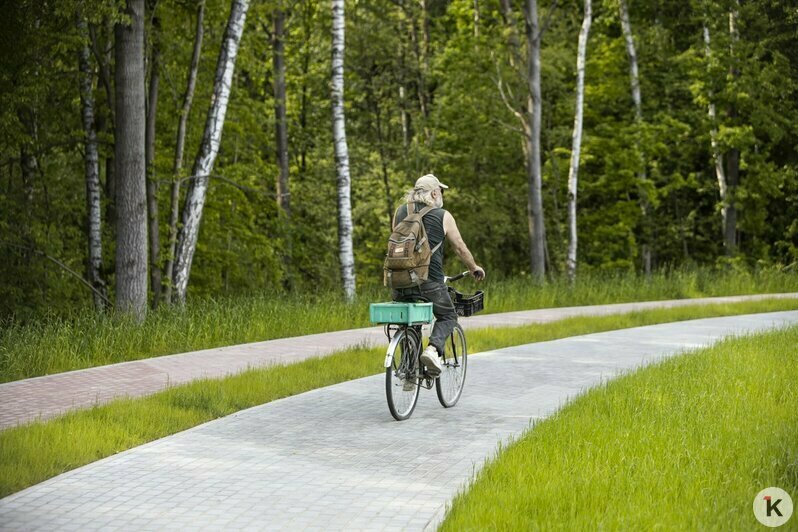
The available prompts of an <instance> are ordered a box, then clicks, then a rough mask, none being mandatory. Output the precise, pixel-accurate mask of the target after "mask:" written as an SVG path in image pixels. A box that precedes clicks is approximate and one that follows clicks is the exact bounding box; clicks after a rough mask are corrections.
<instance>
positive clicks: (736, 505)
mask: <svg viewBox="0 0 798 532" xmlns="http://www.w3.org/2000/svg"><path fill="white" fill-rule="evenodd" d="M796 345H798V327H792V328H789V329H785V330H781V331H778V332H773V333H767V334H763V335H757V336H751V337H747V338H740V339H731V340H727V341H724V342H722V343H720V344H717V345H716V346H714V347H712V348H709V349H705V350H702V351H700V352H697V353H692V354H687V355H683V356H678V357H675V358H673V359H669V360H666V361H664V362H660V363H658V364H656V365H654V366H650V367H648V368H645V369H642V370H638V371H635V372H633V373H629V374H627V375H625V376H623V377H621V378H618V379H616V380H613V381H609V382H608V383H604V384H603V385H601V386H599V387H596V388H593V389H591V390H589V391H588V392H586V393H585V394H583V395H581V396H580V397H578V398H577V399H575V400H573V401H572V402H571V403H570V404H568V405H567V406H566V407H565V408H563V409H562V410H560V411H559V412H558V413H556V414H555V415H554V416H552V417H550V418H548V419H546V420H544V421H542V422H539V423H537V424H536V425H534V426H533V427H532V428H531V429H530V430H529V431H528V432H527V433H526V434H525V435H524V436H523V437H521V438H520V439H519V440H517V441H516V442H515V443H513V444H511V445H510V446H509V447H507V448H505V449H503V450H502V449H500V450H499V453H498V456H497V457H496V458H495V459H494V460H493V461H491V462H490V463H489V464H488V465H486V467H485V468H484V469H482V470H481V471H480V472H479V473H478V474H477V475H476V479H475V481H474V482H473V484H472V485H471V486H470V487H469V488H468V489H467V490H466V491H465V493H463V494H460V495H459V496H457V497H456V498H455V500H454V502H453V505H452V508H451V509H450V511H449V512H448V513H447V516H446V519H445V521H444V523H443V525H442V530H458V531H459V530H486V529H490V530H748V529H755V528H756V529H759V528H762V527H760V525H759V524H758V523H757V522H756V521H755V518H754V515H753V512H752V511H751V504H752V502H753V499H754V496H755V495H756V494H757V493H758V492H759V491H760V490H761V489H764V488H766V487H768V486H779V487H781V488H782V489H784V490H786V491H787V492H788V493H792V494H793V497H794V496H795V494H796V493H798V445H797V443H798V409H797V408H796V405H798V349H797V348H796ZM791 524H793V526H794V523H791Z"/></svg>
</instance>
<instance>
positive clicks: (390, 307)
mask: <svg viewBox="0 0 798 532" xmlns="http://www.w3.org/2000/svg"><path fill="white" fill-rule="evenodd" d="M369 315H370V316H371V322H372V323H406V324H408V325H414V324H419V323H429V322H431V321H432V303H396V302H392V303H372V304H371V305H370V306H369Z"/></svg>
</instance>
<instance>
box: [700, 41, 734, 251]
mask: <svg viewBox="0 0 798 532" xmlns="http://www.w3.org/2000/svg"><path fill="white" fill-rule="evenodd" d="M704 55H705V57H706V60H707V63H709V60H710V58H711V56H712V47H711V46H710V36H709V28H708V27H707V26H706V25H705V26H704ZM708 97H709V122H710V130H709V138H710V143H711V146H712V158H713V160H714V162H715V177H716V178H717V180H718V190H719V192H720V216H721V223H722V227H723V229H722V233H723V243H724V247H726V250H727V252H728V245H727V240H726V227H727V210H728V207H729V204H728V201H729V198H728V194H727V185H726V171H725V170H724V168H723V154H722V153H721V152H720V148H719V147H718V118H717V112H716V110H715V102H713V101H712V97H713V95H712V93H711V92H710V93H709V95H708Z"/></svg>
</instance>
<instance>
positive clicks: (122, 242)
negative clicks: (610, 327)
mask: <svg viewBox="0 0 798 532" xmlns="http://www.w3.org/2000/svg"><path fill="white" fill-rule="evenodd" d="M125 14H126V15H127V16H128V17H130V25H123V24H117V25H116V47H115V48H116V50H115V55H116V71H115V73H114V75H115V88H116V96H115V100H116V132H115V134H114V139H115V142H114V148H115V150H114V151H115V155H116V156H115V160H116V178H117V190H116V209H117V230H116V235H117V236H116V238H117V242H116V306H117V309H118V310H119V311H121V312H127V313H131V314H133V315H134V316H135V317H136V318H138V319H139V320H142V319H144V316H145V314H146V312H147V192H146V184H145V182H146V164H145V155H144V152H145V147H144V144H145V142H144V131H145V123H146V108H145V103H144V91H145V84H144V0H128V1H127V7H126V9H125Z"/></svg>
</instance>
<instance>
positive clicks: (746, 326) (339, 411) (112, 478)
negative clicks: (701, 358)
mask: <svg viewBox="0 0 798 532" xmlns="http://www.w3.org/2000/svg"><path fill="white" fill-rule="evenodd" d="M791 324H798V311H792V312H778V313H769V314H756V315H749V316H738V317H728V318H710V319H703V320H694V321H688V322H680V323H670V324H662V325H654V326H648V327H639V328H635V329H626V330H622V331H611V332H606V333H600V334H592V335H586V336H582V337H575V338H567V339H562V340H556V341H552V342H542V343H537V344H530V345H527V346H518V347H512V348H508V349H500V350H496V351H490V352H486V353H481V354H479V355H478V356H475V357H473V358H471V359H469V360H470V362H469V364H470V365H469V369H468V375H467V379H466V387H465V390H464V393H463V397H462V399H461V400H460V403H459V404H458V405H457V406H456V407H455V408H453V409H443V408H441V407H440V405H439V404H438V402H437V398H436V397H435V394H434V392H432V391H422V395H421V397H420V399H419V404H418V406H417V408H416V411H415V413H414V414H413V417H412V418H410V419H409V420H408V421H405V422H401V423H399V422H396V421H394V420H393V418H391V416H390V414H389V413H388V410H387V407H386V405H385V397H384V381H383V377H382V376H374V377H368V378H364V379H358V380H355V381H350V382H345V383H341V384H337V385H335V386H330V387H327V388H322V389H319V390H313V391H311V392H308V393H304V394H301V395H298V396H294V397H289V398H286V399H282V400H279V401H275V402H272V403H269V404H266V405H262V406H259V407H255V408H252V409H249V410H245V411H242V412H238V413H236V414H233V415H231V416H228V417H226V418H223V419H219V420H216V421H213V422H210V423H207V424H205V425H202V426H199V427H196V428H194V429H191V430H188V431H185V432H182V433H179V434H176V435H174V436H170V437H168V438H164V439H161V440H158V441H155V442H152V443H149V444H147V445H143V446H141V447H138V448H136V449H132V450H130V451H127V452H124V453H120V454H119V455H116V456H113V457H109V458H106V459H104V460H100V461H98V462H95V463H93V464H90V465H88V466H85V467H82V468H80V469H76V470H74V471H71V472H69V473H66V474H64V475H61V476H58V477H55V478H53V479H51V480H48V481H46V482H43V483H41V484H39V485H37V486H33V487H31V488H29V489H27V490H24V491H22V492H19V493H17V494H14V495H11V496H9V497H6V498H5V499H2V500H0V529H2V530H26V531H27V530H50V529H52V528H59V529H66V528H68V527H69V526H71V527H73V528H75V529H80V530H85V529H93V528H96V529H108V528H111V527H117V528H120V529H125V530H146V529H158V530H161V529H164V528H166V527H170V526H171V527H174V526H180V527H181V528H184V529H185V528H189V529H192V530H193V529H200V530H204V529H207V530H220V529H246V528H247V527H251V528H253V529H254V528H257V529H259V530H286V529H316V528H318V529H324V530H358V529H362V530H383V529H384V530H388V529H397V530H422V529H425V528H426V529H432V528H435V527H436V526H437V524H438V522H439V520H440V519H441V518H442V517H443V515H444V510H445V507H446V504H447V503H448V502H449V501H450V500H451V499H452V497H453V496H454V495H455V494H456V493H457V491H458V490H459V489H462V488H463V487H464V486H466V485H467V482H468V480H469V478H471V475H472V473H473V472H474V471H476V470H478V469H479V468H480V467H481V466H482V465H483V463H484V461H485V460H486V459H488V458H490V457H491V456H493V455H494V453H495V452H496V449H497V445H498V444H499V443H500V442H505V443H506V442H507V441H508V439H510V438H512V437H517V436H519V435H520V434H522V433H523V431H524V430H525V429H527V428H528V427H529V426H530V423H531V421H532V420H534V419H538V418H542V417H546V416H549V415H551V414H552V413H553V412H554V411H556V410H557V409H558V408H560V407H561V406H562V405H563V404H564V403H566V402H567V401H568V400H569V399H571V398H573V397H575V396H576V395H578V394H580V393H581V392H583V391H584V390H586V389H587V388H589V387H591V386H594V385H596V384H597V383H599V382H601V381H603V380H606V379H609V378H612V377H614V376H616V375H618V374H619V373H621V372H624V371H629V370H632V369H634V368H636V367H638V366H640V365H645V364H648V363H651V362H653V361H656V360H660V359H662V358H665V357H670V356H673V355H675V354H678V353H681V352H683V351H684V349H685V346H689V347H691V348H692V347H694V346H696V345H709V344H711V343H712V342H714V341H716V340H717V339H720V338H723V337H726V336H729V335H736V334H742V333H745V332H755V331H762V330H765V329H770V328H773V327H782V326H787V325H791ZM688 356H689V355H688Z"/></svg>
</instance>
